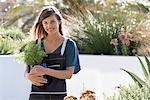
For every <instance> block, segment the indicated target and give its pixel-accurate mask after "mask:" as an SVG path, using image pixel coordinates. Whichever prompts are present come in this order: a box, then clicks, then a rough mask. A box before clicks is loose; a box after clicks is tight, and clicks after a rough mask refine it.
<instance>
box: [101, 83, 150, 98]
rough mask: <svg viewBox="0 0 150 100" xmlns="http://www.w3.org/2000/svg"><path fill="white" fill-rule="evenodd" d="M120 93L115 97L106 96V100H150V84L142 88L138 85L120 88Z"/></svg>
mask: <svg viewBox="0 0 150 100" xmlns="http://www.w3.org/2000/svg"><path fill="white" fill-rule="evenodd" d="M118 89H119V91H118V93H116V94H114V95H113V96H106V95H104V100H150V82H149V81H147V82H146V84H145V85H144V86H143V87H142V88H140V87H139V86H138V85H137V84H132V85H129V87H126V86H120V87H119V88H118Z"/></svg>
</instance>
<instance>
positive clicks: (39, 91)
mask: <svg viewBox="0 0 150 100" xmlns="http://www.w3.org/2000/svg"><path fill="white" fill-rule="evenodd" d="M41 65H42V66H44V67H47V68H51V69H55V70H65V69H66V68H65V56H61V55H60V54H48V57H46V58H44V60H43V62H42V64H41ZM44 78H46V79H47V81H48V83H46V84H44V86H35V85H32V88H31V94H30V99H29V100H63V98H64V97H65V96H66V81H65V79H58V78H55V77H52V76H48V75H44Z"/></svg>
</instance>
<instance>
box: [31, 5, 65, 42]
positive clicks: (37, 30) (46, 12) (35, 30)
mask: <svg viewBox="0 0 150 100" xmlns="http://www.w3.org/2000/svg"><path fill="white" fill-rule="evenodd" d="M52 15H55V16H56V18H57V20H58V21H59V22H60V24H59V32H60V34H61V35H63V32H62V16H61V14H60V12H59V11H58V9H57V8H56V7H53V6H47V7H44V8H43V9H42V11H41V12H40V14H39V16H38V17H37V19H36V21H35V23H34V25H33V27H32V30H31V33H32V34H33V38H34V39H38V38H43V37H46V36H47V35H48V33H47V32H46V31H45V30H44V28H43V25H42V21H43V20H44V19H45V18H47V17H49V16H52Z"/></svg>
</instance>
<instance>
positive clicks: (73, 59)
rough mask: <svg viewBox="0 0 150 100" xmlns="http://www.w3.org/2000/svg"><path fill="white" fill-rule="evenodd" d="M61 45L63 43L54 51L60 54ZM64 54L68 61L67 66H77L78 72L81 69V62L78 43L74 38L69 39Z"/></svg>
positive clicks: (75, 71)
mask: <svg viewBox="0 0 150 100" xmlns="http://www.w3.org/2000/svg"><path fill="white" fill-rule="evenodd" d="M61 47H62V45H60V46H59V47H58V48H57V49H56V50H55V51H54V52H53V53H56V54H60V53H61ZM64 56H65V61H66V62H65V66H66V67H75V69H74V74H76V73H78V72H79V71H80V70H81V68H80V62H79V53H78V49H77V46H76V43H75V42H74V41H73V40H72V39H67V43H66V47H65V52H64Z"/></svg>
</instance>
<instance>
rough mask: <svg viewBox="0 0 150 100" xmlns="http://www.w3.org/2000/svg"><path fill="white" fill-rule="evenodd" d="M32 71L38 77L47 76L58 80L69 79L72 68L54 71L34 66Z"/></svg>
mask: <svg viewBox="0 0 150 100" xmlns="http://www.w3.org/2000/svg"><path fill="white" fill-rule="evenodd" d="M32 70H34V72H35V73H39V74H40V75H49V76H53V77H56V78H59V79H70V78H71V77H72V75H73V72H74V67H66V70H54V69H50V68H44V67H42V66H40V65H36V66H34V67H33V69H32Z"/></svg>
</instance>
